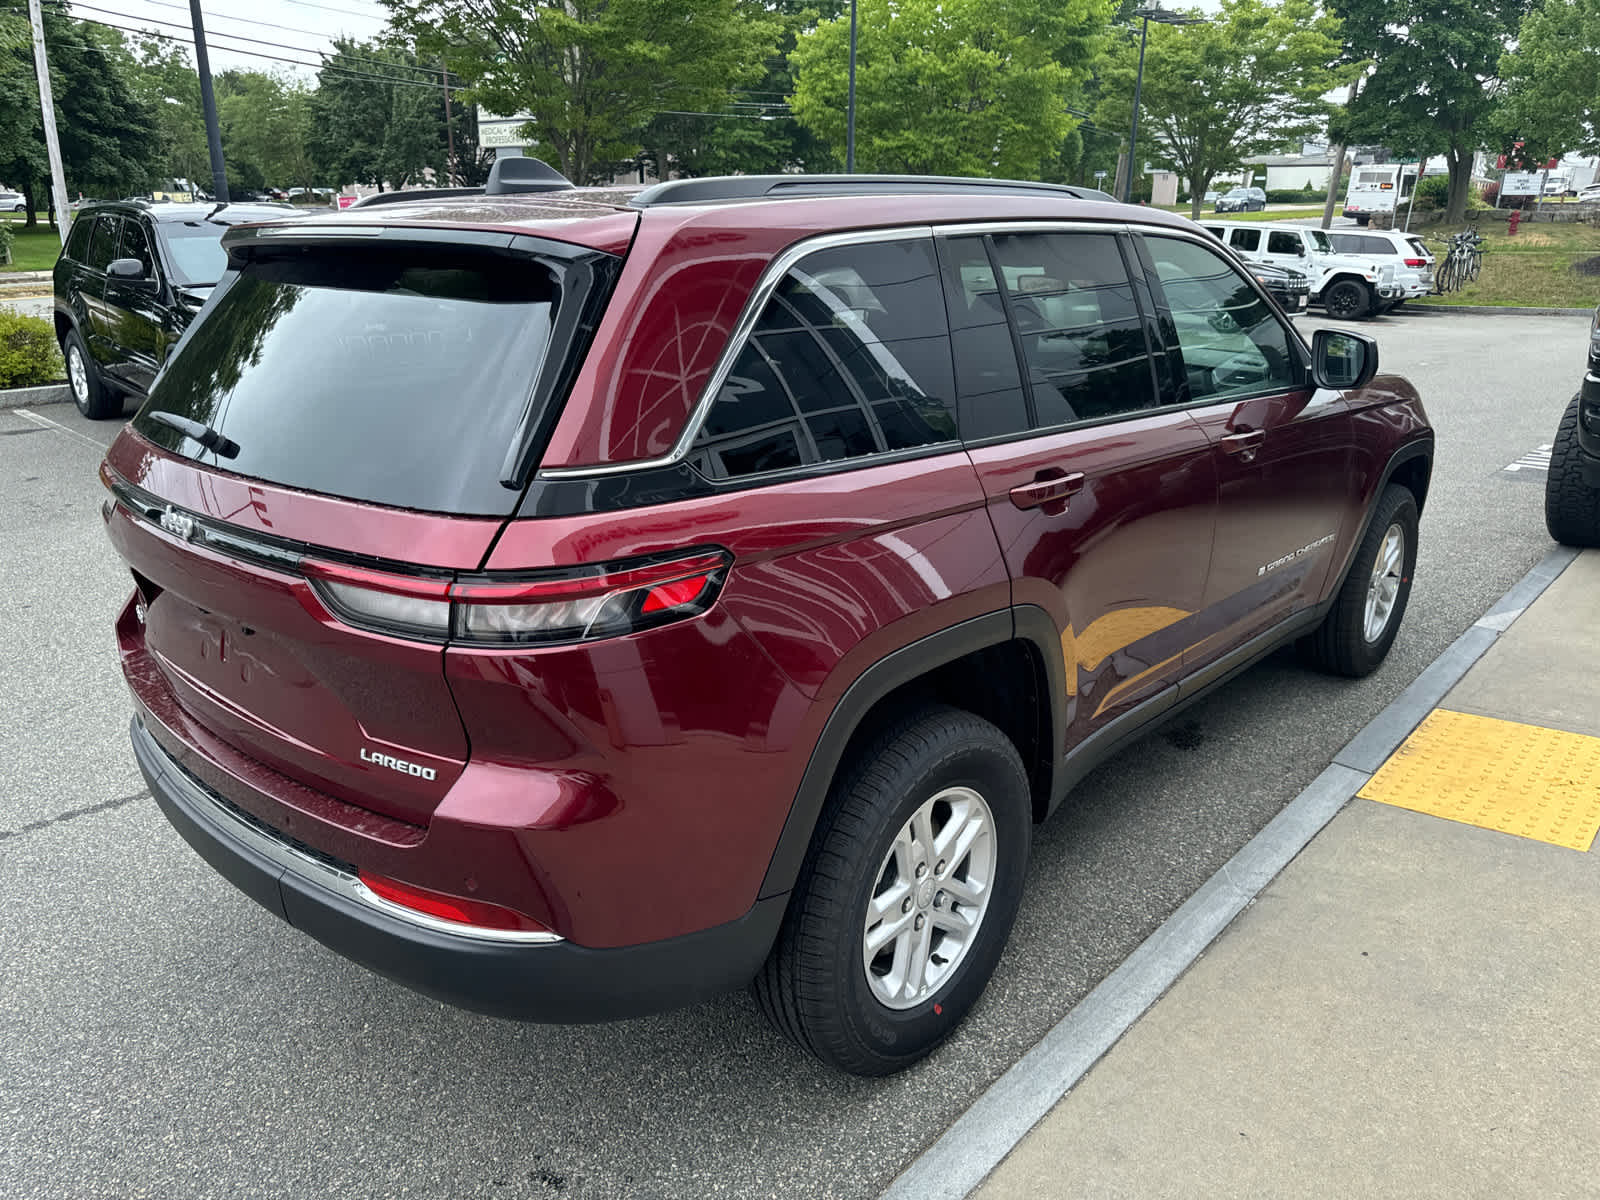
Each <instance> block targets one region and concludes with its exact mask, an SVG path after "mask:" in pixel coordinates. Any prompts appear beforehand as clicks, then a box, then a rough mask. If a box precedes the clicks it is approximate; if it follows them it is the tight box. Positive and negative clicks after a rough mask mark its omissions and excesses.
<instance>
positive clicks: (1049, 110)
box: [789, 0, 1111, 178]
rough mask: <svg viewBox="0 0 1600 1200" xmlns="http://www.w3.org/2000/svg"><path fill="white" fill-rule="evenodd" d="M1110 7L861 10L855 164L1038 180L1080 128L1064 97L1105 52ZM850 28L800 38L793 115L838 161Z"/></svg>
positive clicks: (936, 4) (1005, 2)
mask: <svg viewBox="0 0 1600 1200" xmlns="http://www.w3.org/2000/svg"><path fill="white" fill-rule="evenodd" d="M1110 11H1111V0H1059V2H1058V0H861V4H860V7H859V17H858V43H859V45H858V51H857V63H856V166H857V168H858V169H861V170H866V171H893V172H908V173H919V174H950V175H994V174H1000V175H1012V176H1022V177H1025V178H1036V177H1038V175H1039V174H1040V173H1041V172H1042V171H1044V170H1045V168H1046V165H1047V164H1048V163H1049V162H1051V161H1052V160H1053V159H1054V158H1055V157H1056V156H1057V155H1058V154H1059V152H1060V149H1061V145H1062V142H1063V140H1064V139H1065V138H1066V136H1067V135H1068V133H1070V132H1071V131H1072V129H1073V128H1074V127H1075V126H1076V125H1077V118H1075V117H1074V116H1072V115H1071V114H1070V113H1068V112H1067V109H1066V98H1067V96H1068V95H1069V94H1070V93H1072V92H1073V91H1075V90H1076V88H1077V87H1078V85H1080V84H1081V83H1082V82H1084V81H1085V80H1086V79H1087V78H1088V74H1089V72H1088V64H1089V62H1090V60H1091V59H1092V58H1093V56H1094V55H1095V54H1096V53H1097V52H1098V51H1099V50H1100V48H1101V47H1102V45H1103V44H1104V34H1105V29H1106V22H1107V18H1108V16H1109V14H1110ZM849 38H850V20H849V16H848V15H847V14H843V13H841V14H840V15H839V16H837V17H835V18H833V19H832V20H828V21H823V22H821V23H819V24H818V25H817V26H816V27H815V28H814V29H812V30H810V31H809V32H807V33H806V34H804V35H802V36H801V38H800V39H799V41H798V43H797V45H796V46H795V50H794V54H793V55H792V59H793V62H794V64H795V67H796V83H795V90H794V95H793V96H792V98H791V99H790V101H789V103H790V107H791V108H792V109H793V110H794V114H795V116H796V117H798V118H799V120H800V121H801V123H802V124H804V125H805V126H806V127H807V128H809V129H810V130H812V132H814V133H815V134H816V135H817V136H818V137H819V138H821V139H822V140H823V141H824V142H826V143H827V145H828V146H829V147H830V148H831V150H832V151H833V153H834V155H835V156H836V157H837V158H840V159H843V158H844V153H845V111H846V99H847V93H848V66H847V64H848V60H849Z"/></svg>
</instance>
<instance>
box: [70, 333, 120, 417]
mask: <svg viewBox="0 0 1600 1200" xmlns="http://www.w3.org/2000/svg"><path fill="white" fill-rule="evenodd" d="M61 355H62V358H63V359H65V361H66V366H67V388H68V390H70V391H71V392H72V402H73V403H74V404H76V405H77V406H78V411H79V412H81V413H82V414H83V415H84V416H86V417H88V418H89V419H90V420H91V421H103V420H105V419H106V418H107V417H116V416H121V415H122V396H121V395H120V394H119V393H117V392H115V391H113V390H112V389H111V388H109V387H107V386H106V383H105V381H104V380H103V379H101V378H100V368H99V367H97V366H96V365H95V361H94V357H93V356H92V355H91V354H90V353H89V348H88V347H87V346H85V345H84V344H83V338H82V337H81V336H80V335H79V333H78V331H77V330H76V329H69V330H67V336H66V337H64V338H62V339H61Z"/></svg>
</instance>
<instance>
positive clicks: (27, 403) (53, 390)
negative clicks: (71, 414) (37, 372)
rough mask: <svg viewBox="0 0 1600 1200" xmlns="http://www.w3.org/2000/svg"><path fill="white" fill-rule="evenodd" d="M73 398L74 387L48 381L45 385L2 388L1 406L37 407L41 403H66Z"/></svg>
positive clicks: (0, 391)
mask: <svg viewBox="0 0 1600 1200" xmlns="http://www.w3.org/2000/svg"><path fill="white" fill-rule="evenodd" d="M70 399H72V389H71V388H69V387H68V386H67V385H66V384H64V383H47V384H45V385H44V386H43V387H28V388H0V408H35V407H37V406H38V405H41V404H65V403H66V402H67V401H68V400H70Z"/></svg>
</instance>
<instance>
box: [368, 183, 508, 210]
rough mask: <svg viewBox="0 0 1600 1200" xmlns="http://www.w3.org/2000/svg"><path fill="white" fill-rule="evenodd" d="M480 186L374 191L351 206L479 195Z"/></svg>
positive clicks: (481, 193) (480, 191)
mask: <svg viewBox="0 0 1600 1200" xmlns="http://www.w3.org/2000/svg"><path fill="white" fill-rule="evenodd" d="M481 195H483V189H482V188H481V187H459V188H408V189H406V190H405V191H400V192H374V193H373V194H372V195H370V196H363V197H362V198H361V199H360V200H357V201H356V202H355V203H354V204H352V205H351V206H350V207H351V208H372V207H374V206H375V205H379V204H403V203H405V202H406V201H409V200H447V199H449V198H450V197H451V196H481Z"/></svg>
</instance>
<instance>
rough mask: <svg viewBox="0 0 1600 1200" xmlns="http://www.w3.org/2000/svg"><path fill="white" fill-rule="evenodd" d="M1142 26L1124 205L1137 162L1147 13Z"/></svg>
mask: <svg viewBox="0 0 1600 1200" xmlns="http://www.w3.org/2000/svg"><path fill="white" fill-rule="evenodd" d="M1141 15H1142V16H1143V17H1144V24H1143V25H1142V26H1141V27H1140V29H1139V73H1138V74H1137V75H1135V76H1134V77H1133V128H1132V129H1130V130H1129V131H1128V173H1127V174H1126V175H1124V176H1123V177H1122V202H1123V203H1124V204H1126V203H1127V202H1128V198H1129V197H1130V196H1132V195H1133V164H1134V163H1135V162H1137V161H1138V160H1137V159H1136V158H1135V157H1134V155H1135V154H1136V153H1137V152H1138V149H1139V95H1140V93H1141V92H1143V91H1144V47H1145V43H1146V42H1147V41H1149V39H1150V16H1151V14H1150V13H1148V12H1144V13H1142V14H1141Z"/></svg>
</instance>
